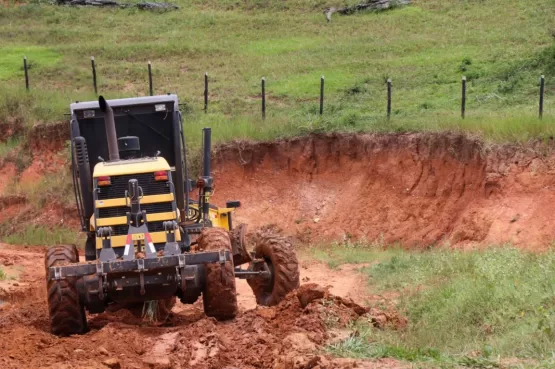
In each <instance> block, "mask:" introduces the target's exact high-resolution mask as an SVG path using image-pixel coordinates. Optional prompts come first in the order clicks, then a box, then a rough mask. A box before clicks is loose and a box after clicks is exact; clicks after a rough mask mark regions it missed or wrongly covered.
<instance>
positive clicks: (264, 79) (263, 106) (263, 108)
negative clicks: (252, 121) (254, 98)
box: [262, 77, 266, 119]
mask: <svg viewBox="0 0 555 369" xmlns="http://www.w3.org/2000/svg"><path fill="white" fill-rule="evenodd" d="M262 119H266V78H265V77H262Z"/></svg>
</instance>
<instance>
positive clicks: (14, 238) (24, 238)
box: [0, 224, 79, 246]
mask: <svg viewBox="0 0 555 369" xmlns="http://www.w3.org/2000/svg"><path fill="white" fill-rule="evenodd" d="M5 226H6V225H4V224H1V225H0V233H7V232H5V231H4V230H3V229H2V228H3V227H5ZM78 241H79V232H78V231H77V230H75V229H70V228H67V227H59V226H56V227H46V226H43V225H27V226H26V227H25V228H22V230H18V231H15V232H13V233H7V234H4V235H3V236H2V242H5V243H8V244H12V245H40V246H50V245H57V244H77V243H79V242H78Z"/></svg>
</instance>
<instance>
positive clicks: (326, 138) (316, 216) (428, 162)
mask: <svg viewBox="0 0 555 369" xmlns="http://www.w3.org/2000/svg"><path fill="white" fill-rule="evenodd" d="M61 129H63V132H64V133H61V132H62V131H61ZM65 129H66V126H65V125H63V126H62V128H55V127H54V128H48V129H42V130H37V132H34V133H33V134H32V135H30V138H29V141H28V142H27V143H26V145H28V146H30V147H32V148H33V151H32V152H33V153H34V154H33V155H32V156H31V158H30V162H29V163H28V165H27V166H25V167H21V165H20V164H21V163H19V162H18V161H17V160H15V159H14V158H15V156H13V157H12V159H10V158H8V159H5V160H3V161H2V162H0V210H1V212H0V223H3V224H8V225H9V227H8V228H5V229H8V231H9V232H12V231H13V232H16V231H18V230H21V229H22V227H25V226H27V225H28V224H38V225H41V226H48V225H64V226H66V227H70V228H71V227H74V228H76V229H77V228H78V226H79V222H78V220H77V212H76V211H75V209H74V206H73V204H68V203H56V202H47V203H46V204H45V206H44V207H43V208H42V209H40V211H37V207H36V205H35V204H33V203H32V200H31V199H28V198H26V197H25V196H22V195H20V194H13V193H11V192H10V191H9V190H10V187H11V186H12V185H13V180H14V179H15V180H16V182H18V183H19V184H25V183H33V182H38V181H39V180H40V179H41V178H43V176H44V175H45V174H49V173H58V172H57V171H59V170H60V167H62V168H65V169H63V170H66V169H67V153H65V152H64V151H63V147H64V145H63V142H64V141H63V140H64V137H65V136H64V135H65ZM553 147H554V144H553V140H550V141H548V142H531V143H529V144H526V145H520V146H514V145H497V146H495V145H486V144H484V143H483V142H481V141H479V140H476V139H473V138H469V137H466V136H463V135H457V134H390V135H376V134H361V135H344V134H341V135H340V134H333V135H321V136H309V137H303V138H295V139H290V140H282V141H276V142H267V143H248V142H236V143H233V144H230V145H226V146H223V147H220V148H218V149H217V150H216V152H215V155H214V176H215V183H216V186H215V189H216V191H215V194H214V197H213V199H214V200H215V202H216V203H217V204H224V203H225V201H226V200H231V199H237V200H241V202H242V207H241V208H240V209H239V210H238V211H237V213H236V214H235V215H234V217H235V218H234V221H235V222H246V223H248V224H249V226H250V227H251V229H256V228H259V227H263V226H268V225H272V226H273V227H277V228H280V229H281V230H282V231H283V232H284V233H285V234H286V235H288V236H291V237H293V238H294V239H295V240H296V244H297V245H306V244H318V243H319V242H328V241H330V240H334V241H345V240H357V239H366V240H368V241H377V242H380V243H382V244H384V245H385V244H391V243H397V242H398V243H401V244H403V245H405V246H407V247H428V246H430V245H434V244H447V245H451V246H452V247H459V248H468V247H481V246H484V245H491V244H503V243H507V242H509V243H512V244H513V245H516V246H518V247H522V248H526V249H530V250H536V251H541V250H546V249H548V248H549V247H550V246H551V245H552V242H553V239H555V218H553V217H552V214H553V213H555V155H554V151H553ZM0 242H1V241H0ZM43 253H44V248H41V247H27V248H25V247H23V246H9V245H5V244H1V243H0V266H1V267H2V268H3V269H4V270H5V271H6V272H7V273H8V276H9V278H8V280H6V281H3V282H0V300H1V302H0V353H1V355H0V368H106V367H109V368H193V369H208V368H214V369H221V368H228V369H231V368H273V369H289V368H294V369H300V368H303V369H304V368H306V369H308V368H321V369H322V368H330V369H331V368H402V367H403V365H402V364H401V363H399V362H397V361H395V360H381V361H367V362H362V361H356V360H351V359H344V360H343V359H333V358H330V357H329V356H327V355H326V354H325V351H323V348H324V347H325V346H326V345H327V344H329V343H330V342H334V340H338V339H340V338H344V337H345V334H348V333H346V332H348V331H346V330H344V329H342V327H344V326H345V325H347V324H348V322H352V321H354V320H358V319H363V320H366V321H369V322H370V323H372V324H376V325H392V326H393V327H395V328H397V329H403V327H404V325H405V324H406V321H405V320H404V319H403V318H402V317H401V316H399V314H397V313H396V312H395V310H394V308H393V306H394V301H389V300H386V301H384V299H383V298H382V297H380V296H372V295H370V294H369V292H368V291H367V290H366V288H365V283H364V281H363V279H362V278H361V275H360V273H359V272H358V271H357V268H358V267H355V266H349V265H346V266H343V267H341V269H339V270H330V269H328V268H327V267H326V266H325V265H323V264H320V263H317V262H313V261H306V260H305V261H303V262H302V267H301V279H302V284H304V286H302V290H301V292H299V291H296V292H295V293H292V294H290V295H289V296H288V298H287V299H286V300H285V301H284V302H282V303H281V304H280V305H278V306H276V307H271V308H263V307H257V306H256V304H255V300H254V298H253V296H252V293H251V291H250V289H249V287H248V285H247V284H246V283H245V282H244V281H239V282H238V293H239V296H238V300H239V304H240V314H239V315H238V317H237V318H236V319H235V320H233V321H230V322H225V323H218V322H216V321H215V320H213V319H209V318H206V316H205V315H204V314H203V310H202V305H201V302H200V301H198V302H197V303H196V304H194V305H188V306H185V305H181V304H179V303H178V304H177V305H176V307H175V308H174V309H173V312H172V315H171V317H170V320H169V322H168V323H167V324H166V325H164V326H156V325H153V324H151V323H148V322H145V321H143V320H140V319H137V318H135V317H134V316H133V315H132V314H131V313H129V312H127V311H125V310H121V311H119V312H116V313H112V314H108V313H105V314H100V315H97V316H90V317H89V321H90V328H91V330H90V332H89V333H87V334H85V335H83V336H77V337H68V338H58V337H55V336H53V335H51V334H50V333H49V321H48V316H47V306H46V300H45V295H44V270H43ZM313 283H315V284H313ZM307 285H308V286H307ZM322 288H324V289H326V288H327V290H325V293H324V292H323V291H324V290H322ZM322 294H324V295H325V296H324V297H323V298H322ZM306 295H312V296H316V297H318V298H316V299H315V300H314V301H312V302H310V303H309V304H308V305H307V306H302V305H301V302H300V300H299V296H301V297H303V296H305V297H306ZM351 299H352V300H351ZM384 305H385V306H390V307H389V308H387V309H386V311H381V310H378V309H376V308H375V306H384ZM361 306H362V307H363V308H362V307H361ZM330 321H332V322H335V323H334V325H333V326H330V324H329V322H330Z"/></svg>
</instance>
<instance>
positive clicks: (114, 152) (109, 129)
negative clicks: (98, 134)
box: [98, 96, 119, 161]
mask: <svg viewBox="0 0 555 369" xmlns="http://www.w3.org/2000/svg"><path fill="white" fill-rule="evenodd" d="M98 105H99V106H100V110H101V111H102V112H103V113H104V126H105V128H106V138H107V139H108V153H109V155H110V161H116V160H119V151H118V137H117V135H116V121H115V120H114V111H113V110H112V108H111V107H110V105H108V102H107V101H106V99H104V97H102V96H100V97H99V98H98Z"/></svg>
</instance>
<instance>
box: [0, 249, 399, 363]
mask: <svg viewBox="0 0 555 369" xmlns="http://www.w3.org/2000/svg"><path fill="white" fill-rule="evenodd" d="M43 252H44V250H43V249H42V248H38V249H37V248H29V249H26V250H24V249H23V248H22V247H16V246H8V245H3V244H1V243H0V266H2V267H3V268H4V269H5V270H6V272H7V273H8V274H9V275H10V276H13V277H14V278H15V279H11V280H6V281H2V282H0V351H1V352H2V355H1V357H0V367H1V368H10V369H11V368H14V369H15V368H32V369H35V368H51V369H54V368H56V369H59V368H66V369H69V368H91V369H92V368H94V369H97V368H98V369H101V368H104V369H106V368H112V369H114V368H120V369H127V368H135V369H139V368H145V369H146V368H156V369H170V368H175V369H179V368H182V369H185V368H191V369H216V368H217V369H223V368H227V369H238V368H241V369H255V368H259V369H308V368H313V369H340V368H344V369H354V368H360V369H364V368H368V369H393V368H396V369H398V368H405V367H406V366H405V365H403V364H401V363H399V362H397V361H396V360H392V359H382V360H372V361H366V362H364V361H360V360H353V359H334V358H332V357H329V356H328V355H325V354H322V352H321V351H320V349H321V348H322V347H323V346H324V345H326V344H327V343H329V342H332V341H336V340H339V339H342V338H345V337H346V333H347V334H348V332H349V330H344V329H343V328H344V327H345V326H346V325H347V324H349V322H352V321H355V320H361V322H362V321H365V322H368V323H371V324H373V325H375V326H376V327H390V328H394V329H403V328H404V327H405V326H406V324H407V321H406V319H405V318H403V317H402V316H401V315H399V314H398V313H397V312H396V311H395V310H394V309H393V308H392V309H389V310H380V309H377V308H375V307H370V308H365V307H362V306H360V305H358V304H356V303H355V302H353V301H352V300H350V299H349V298H348V296H349V295H351V294H355V295H357V296H358V297H359V298H361V297H363V296H365V293H364V292H365V291H360V285H361V284H360V283H358V284H357V283H353V282H354V281H355V280H357V279H361V278H362V277H361V275H360V274H359V273H358V272H357V271H356V270H354V269H353V268H346V269H342V270H341V271H333V270H329V269H328V268H327V267H326V266H324V265H322V264H319V263H314V262H311V263H309V264H303V265H302V268H301V276H302V278H303V280H305V281H310V282H318V283H322V285H324V286H325V285H327V284H328V282H329V283H332V286H330V287H331V290H330V291H328V290H327V289H325V288H323V287H320V286H318V285H317V284H315V283H308V284H304V285H303V286H302V287H301V288H300V289H299V290H298V291H297V292H293V293H291V294H289V295H288V296H287V298H286V299H285V300H284V301H283V302H282V303H280V304H279V305H277V306H274V307H269V308H268V307H260V306H259V307H256V304H253V301H252V300H254V298H253V296H252V292H251V291H250V288H249V287H248V286H247V285H246V283H244V281H241V282H243V283H242V284H241V285H240V286H238V292H239V297H240V313H239V315H238V316H237V318H236V319H234V320H232V321H227V322H223V323H219V322H217V321H216V320H214V319H213V318H207V317H206V316H205V315H204V313H203V308H202V299H199V301H197V302H196V303H195V304H194V305H182V304H181V303H179V302H178V303H177V305H176V306H175V307H174V309H173V312H172V314H171V315H170V321H169V322H168V324H167V325H165V326H158V325H153V324H150V323H148V322H147V321H144V320H141V319H138V318H136V317H135V316H133V315H132V314H131V313H130V312H129V311H127V310H120V311H117V312H115V313H103V314H99V315H95V316H89V327H90V331H89V332H88V333H87V334H85V335H81V336H72V337H56V336H53V335H51V334H50V333H49V330H50V324H49V318H48V312H47V304H46V301H45V291H44V286H45V281H44V270H43V265H44V259H43V257H42V255H43ZM346 267H348V266H346ZM339 274H341V278H336V277H337V276H338V275H339ZM339 281H341V282H339ZM343 281H347V282H348V283H343ZM349 281H350V282H351V283H350V284H349ZM331 293H334V294H336V295H332V294H331ZM324 300H325V301H324ZM365 300H366V299H365ZM368 300H370V301H371V300H372V296H368ZM301 301H302V303H301ZM329 322H333V325H334V328H333V329H330V326H329Z"/></svg>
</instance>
